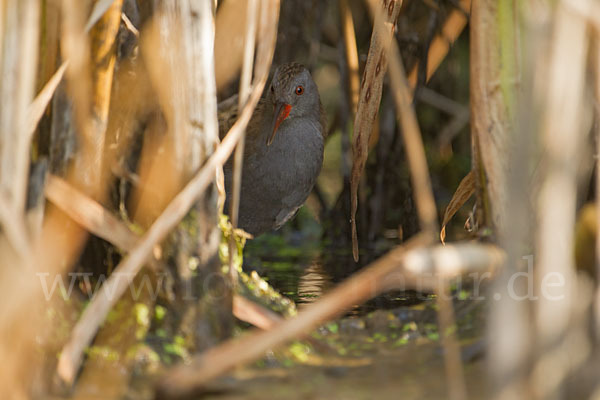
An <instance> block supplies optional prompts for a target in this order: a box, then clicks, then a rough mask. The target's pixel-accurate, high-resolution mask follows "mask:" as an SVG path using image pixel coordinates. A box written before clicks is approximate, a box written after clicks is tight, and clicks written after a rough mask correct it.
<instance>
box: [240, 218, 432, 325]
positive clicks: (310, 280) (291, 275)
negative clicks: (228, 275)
mask: <svg viewBox="0 0 600 400" xmlns="http://www.w3.org/2000/svg"><path fill="white" fill-rule="evenodd" d="M394 245H395V243H393V242H389V243H384V244H382V245H380V246H379V248H378V249H377V250H374V249H371V250H370V251H364V252H363V255H362V256H361V260H360V263H358V264H357V263H355V262H354V260H353V259H352V254H351V250H350V248H348V247H347V246H345V245H344V246H341V245H339V244H335V243H331V241H330V240H329V239H327V238H326V236H325V235H323V231H322V227H321V225H320V224H319V223H318V222H317V221H316V220H315V219H314V218H313V217H312V216H311V215H310V212H309V211H307V210H306V209H305V208H302V209H301V210H300V212H299V215H298V216H297V217H296V220H295V221H293V223H290V224H287V225H286V226H284V227H283V228H282V229H281V230H279V231H275V232H270V233H266V234H263V235H261V236H259V237H257V238H256V239H254V240H250V241H248V243H247V245H246V248H245V250H244V269H245V270H246V271H247V272H249V271H256V272H257V273H258V274H259V275H260V276H261V277H263V278H264V279H265V280H267V281H268V282H269V283H270V284H271V286H273V287H274V288H275V289H276V290H278V291H279V292H280V293H281V294H282V295H284V296H287V297H289V298H290V299H291V300H293V301H294V302H296V303H297V304H298V305H299V306H300V308H302V306H303V305H306V304H309V303H312V302H314V301H315V300H316V299H317V298H318V297H320V296H321V295H322V294H323V293H325V292H327V291H328V290H329V289H330V288H332V287H334V286H335V285H337V284H338V283H340V282H342V281H343V280H345V279H347V278H348V277H349V276H350V275H352V274H353V273H355V272H356V271H358V270H359V269H360V268H362V267H364V266H365V265H366V264H368V263H369V262H371V261H373V260H375V259H377V258H378V257H379V256H381V255H383V254H385V253H386V252H387V251H388V250H389V249H390V248H392V247H393V246H394ZM430 299H431V296H430V295H429V294H427V293H417V292H415V291H412V290H410V291H392V292H388V293H385V294H383V295H381V296H378V297H376V298H373V299H371V300H369V301H367V302H366V303H365V304H361V305H356V306H355V307H354V308H353V309H352V310H350V311H349V313H348V314H349V315H360V314H364V313H367V312H370V311H374V310H376V309H391V308H396V307H402V306H410V305H414V304H418V303H421V302H423V301H427V300H430Z"/></svg>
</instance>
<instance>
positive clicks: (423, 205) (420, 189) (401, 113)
mask: <svg viewBox="0 0 600 400" xmlns="http://www.w3.org/2000/svg"><path fill="white" fill-rule="evenodd" d="M390 50H391V51H390V61H389V74H390V80H391V84H392V87H393V88H394V89H395V90H393V94H394V100H395V103H396V116H397V118H398V123H399V124H400V125H401V126H402V137H403V139H404V146H405V147H406V156H407V158H408V164H409V166H410V174H411V182H412V185H413V188H414V196H415V204H416V205H417V214H418V216H419V223H420V225H421V229H422V230H423V231H424V232H425V233H426V234H428V235H430V236H431V237H432V240H433V238H434V237H435V236H437V232H438V222H437V208H436V206H435V200H434V198H433V190H432V188H431V180H430V178H429V168H428V166H427V157H426V155H425V147H424V146H423V139H422V137H421V130H420V129H419V123H418V122H417V116H416V114H415V111H414V109H413V107H412V104H411V94H410V90H409V88H408V84H407V81H406V75H405V72H404V67H403V65H402V60H401V58H400V52H399V51H398V46H397V44H396V43H395V42H394V43H393V45H392V47H391V49H390Z"/></svg>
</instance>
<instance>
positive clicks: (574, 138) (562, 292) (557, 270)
mask: <svg viewBox="0 0 600 400" xmlns="http://www.w3.org/2000/svg"><path fill="white" fill-rule="evenodd" d="M569 4H576V5H578V6H579V7H582V8H584V9H587V11H588V12H589V11H591V8H590V5H591V1H588V0H563V1H560V2H559V3H558V5H557V8H556V13H555V19H554V27H553V28H554V29H553V38H552V42H551V43H552V44H551V52H550V56H549V59H548V64H547V66H542V65H540V67H541V68H548V70H547V71H548V75H547V77H548V80H547V81H546V82H536V83H537V84H538V85H537V86H535V87H534V93H535V94H536V97H537V100H538V101H540V103H541V104H543V107H544V109H543V110H542V115H541V120H540V122H541V126H540V140H541V143H542V150H543V152H544V153H543V154H544V158H545V160H544V161H545V165H546V171H545V174H544V176H543V178H542V183H541V188H540V193H539V197H538V203H537V205H538V207H539V217H538V218H539V225H538V232H537V235H536V244H537V252H536V253H537V254H536V288H537V291H536V292H537V293H540V294H541V295H540V296H539V300H538V301H537V302H536V303H535V316H536V319H535V325H536V333H537V339H536V349H537V350H538V351H539V353H540V354H546V355H547V357H540V358H539V359H538V362H537V363H536V365H535V366H534V372H533V374H532V386H533V390H534V395H535V396H536V398H538V399H550V398H554V397H553V396H554V393H557V390H560V388H561V387H562V386H563V384H564V379H565V378H566V376H567V374H568V373H569V372H570V371H569V368H568V366H566V365H563V364H564V363H563V362H562V359H561V358H560V357H550V354H558V353H560V351H561V348H563V349H564V347H565V346H566V343H565V342H564V341H563V340H562V339H563V338H564V335H565V334H566V332H567V331H568V330H569V328H570V324H571V311H572V309H573V301H574V299H575V293H576V286H575V284H576V282H575V281H574V278H575V275H574V272H575V270H574V260H573V248H574V247H573V244H574V238H573V235H574V225H575V212H576V194H577V159H578V154H580V150H581V148H582V146H583V143H584V140H583V138H584V135H585V132H584V126H583V124H582V121H583V118H582V115H583V110H584V102H583V99H584V89H585V77H586V62H587V53H588V44H589V32H588V29H587V24H586V23H585V19H584V18H582V16H581V15H577V14H574V13H571V12H570V11H569ZM586 14H587V13H586ZM567 60H568V61H567ZM549 276H550V277H551V276H555V277H559V281H560V282H562V283H563V284H562V285H558V287H556V286H555V287H556V290H554V289H548V287H546V286H545V285H547V284H546V278H547V277H549ZM551 287H552V286H551ZM556 298H559V299H560V300H559V301H557V300H556ZM548 371H553V379H552V380H548V379H547V372H548Z"/></svg>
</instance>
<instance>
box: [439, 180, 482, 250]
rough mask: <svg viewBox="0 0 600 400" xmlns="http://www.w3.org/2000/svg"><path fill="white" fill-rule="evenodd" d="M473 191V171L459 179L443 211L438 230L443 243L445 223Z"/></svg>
mask: <svg viewBox="0 0 600 400" xmlns="http://www.w3.org/2000/svg"><path fill="white" fill-rule="evenodd" d="M473 193H475V174H474V173H473V171H469V173H468V174H467V175H466V176H465V177H464V178H463V179H462V180H461V181H460V183H459V185H458V188H457V189H456V191H455V192H454V194H453V195H452V200H450V203H449V204H448V206H447V207H446V211H444V219H443V220H442V229H441V231H440V240H441V241H442V243H445V240H446V225H447V224H448V222H450V220H451V219H452V217H453V216H454V214H456V212H457V211H458V210H459V209H460V208H461V207H462V206H463V205H464V204H465V203H466V202H467V200H469V199H470V198H471V196H472V195H473Z"/></svg>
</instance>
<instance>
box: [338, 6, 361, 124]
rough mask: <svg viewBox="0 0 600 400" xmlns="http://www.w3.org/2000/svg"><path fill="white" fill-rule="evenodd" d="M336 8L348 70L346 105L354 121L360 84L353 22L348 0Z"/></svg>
mask: <svg viewBox="0 0 600 400" xmlns="http://www.w3.org/2000/svg"><path fill="white" fill-rule="evenodd" d="M338 7H339V9H340V23H341V25H342V33H343V36H344V56H345V58H346V67H347V70H348V94H349V96H350V98H349V99H348V100H349V101H348V104H349V105H350V110H351V114H352V118H353V119H354V115H355V114H356V109H357V107H358V85H359V84H360V78H359V76H358V72H359V71H358V49H357V48H356V34H355V32H354V21H353V20H352V11H351V10H350V6H349V4H348V0H339V1H338Z"/></svg>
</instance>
